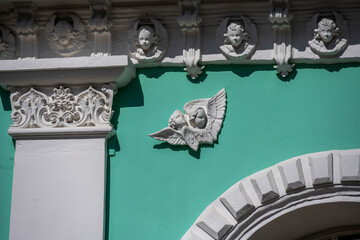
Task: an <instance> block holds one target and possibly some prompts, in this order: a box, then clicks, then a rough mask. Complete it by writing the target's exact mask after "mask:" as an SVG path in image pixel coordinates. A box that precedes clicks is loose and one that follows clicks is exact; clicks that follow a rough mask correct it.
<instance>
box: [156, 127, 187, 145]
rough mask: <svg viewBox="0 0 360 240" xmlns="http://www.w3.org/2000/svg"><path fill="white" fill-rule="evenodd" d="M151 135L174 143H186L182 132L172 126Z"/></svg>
mask: <svg viewBox="0 0 360 240" xmlns="http://www.w3.org/2000/svg"><path fill="white" fill-rule="evenodd" d="M149 136H150V137H152V138H154V139H157V140H160V141H166V142H168V143H170V144H172V145H186V142H185V140H184V138H183V136H182V133H181V132H179V131H176V130H174V129H173V128H170V127H166V128H164V129H162V130H160V131H158V132H155V133H151V134H149Z"/></svg>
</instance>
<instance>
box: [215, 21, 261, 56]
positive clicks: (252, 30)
mask: <svg viewBox="0 0 360 240" xmlns="http://www.w3.org/2000/svg"><path fill="white" fill-rule="evenodd" d="M216 40H217V42H218V45H219V47H220V50H221V52H222V53H223V54H224V56H225V57H227V58H229V59H233V60H236V59H242V58H246V57H247V56H249V55H250V54H251V53H253V51H254V50H255V47H256V43H257V30H256V26H255V24H253V23H252V22H251V21H250V19H249V18H247V17H245V16H240V17H239V18H238V19H236V18H231V19H230V18H229V17H227V18H225V19H224V20H223V21H222V22H221V23H220V25H219V26H218V28H217V30H216Z"/></svg>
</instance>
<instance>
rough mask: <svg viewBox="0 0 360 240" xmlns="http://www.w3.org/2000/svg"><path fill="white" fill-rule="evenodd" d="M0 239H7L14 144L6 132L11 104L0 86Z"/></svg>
mask: <svg viewBox="0 0 360 240" xmlns="http://www.w3.org/2000/svg"><path fill="white" fill-rule="evenodd" d="M0 96H1V102H0V239H1V240H8V239H9V227H10V207H11V189H12V175H13V168H14V145H13V142H12V139H11V137H10V136H9V135H8V134H7V130H8V128H9V126H10V124H11V123H12V122H11V118H10V113H11V106H10V102H9V101H10V100H9V93H8V92H6V91H5V90H3V89H2V88H0Z"/></svg>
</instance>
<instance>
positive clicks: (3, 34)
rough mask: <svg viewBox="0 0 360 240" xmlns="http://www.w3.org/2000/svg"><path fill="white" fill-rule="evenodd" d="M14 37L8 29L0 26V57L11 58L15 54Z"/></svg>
mask: <svg viewBox="0 0 360 240" xmlns="http://www.w3.org/2000/svg"><path fill="white" fill-rule="evenodd" d="M15 50H16V48H15V37H14V35H13V34H12V33H11V32H10V30H9V29H7V28H4V27H0V59H11V58H14V56H15Z"/></svg>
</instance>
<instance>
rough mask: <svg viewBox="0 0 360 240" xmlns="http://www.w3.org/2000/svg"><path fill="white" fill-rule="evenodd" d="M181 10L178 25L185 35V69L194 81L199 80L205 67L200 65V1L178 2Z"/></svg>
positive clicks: (187, 0) (183, 0) (179, 0)
mask: <svg viewBox="0 0 360 240" xmlns="http://www.w3.org/2000/svg"><path fill="white" fill-rule="evenodd" d="M178 4H179V6H180V8H181V11H180V14H179V17H178V20H177V21H178V23H179V25H180V27H181V31H182V32H183V35H184V42H185V47H184V49H183V58H184V62H185V65H186V68H185V69H184V70H185V71H187V74H188V75H190V76H191V78H192V79H195V78H197V77H198V76H199V75H200V74H201V73H202V71H201V70H202V69H203V68H204V67H201V66H199V65H198V63H199V61H200V60H201V52H200V48H201V47H200V46H201V44H200V27H199V24H200V22H201V18H200V17H199V15H198V6H199V4H200V0H178Z"/></svg>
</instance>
